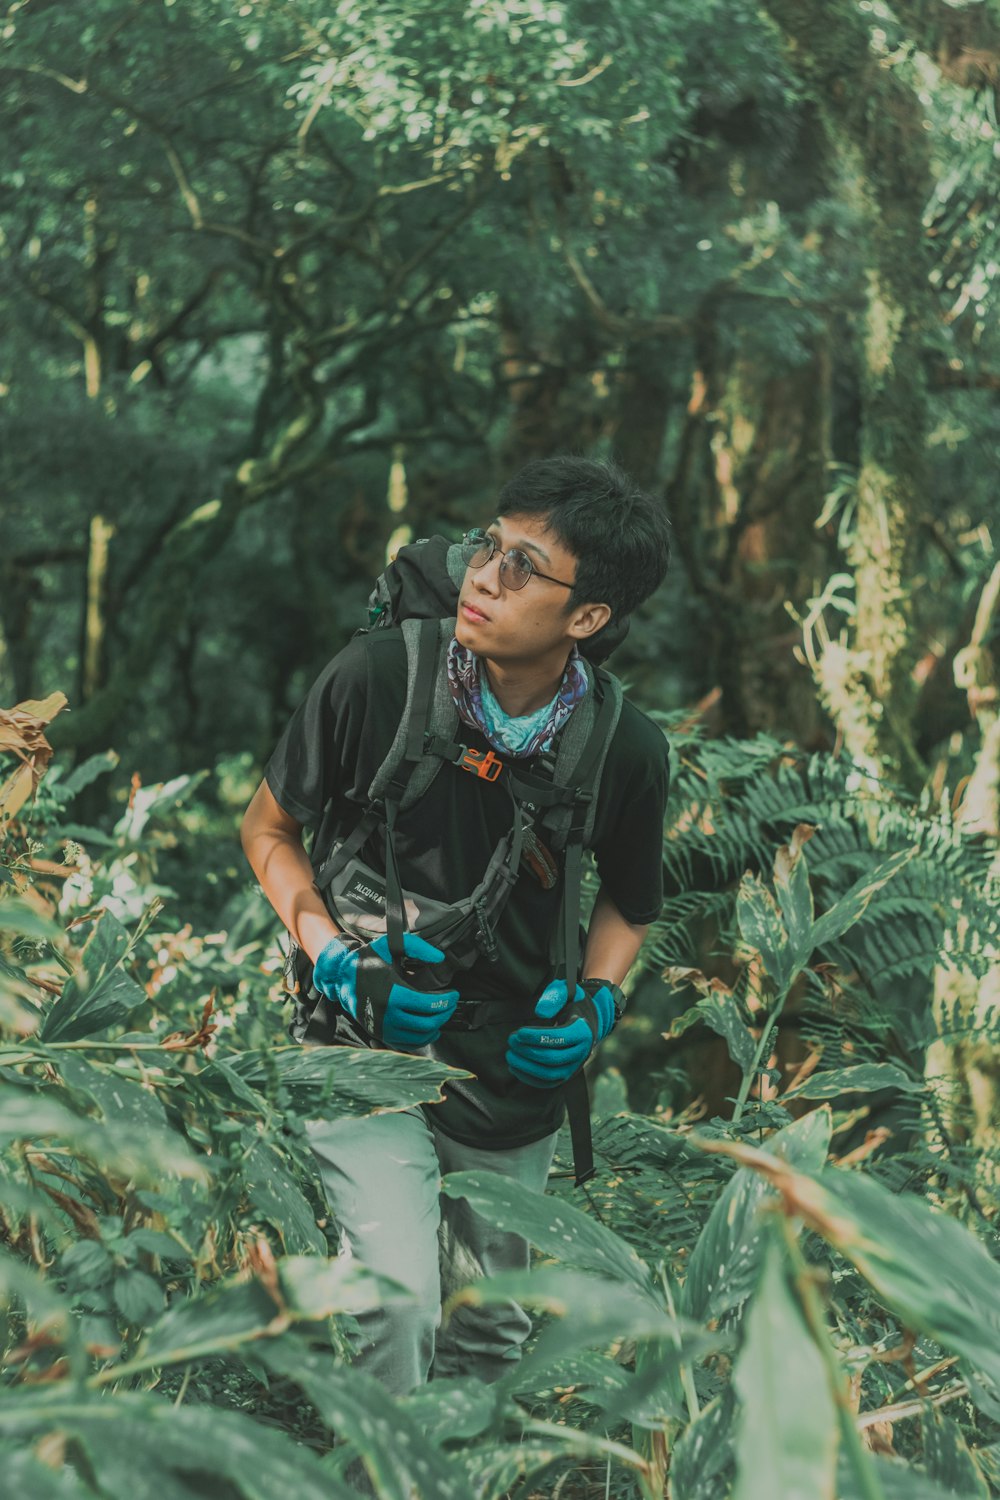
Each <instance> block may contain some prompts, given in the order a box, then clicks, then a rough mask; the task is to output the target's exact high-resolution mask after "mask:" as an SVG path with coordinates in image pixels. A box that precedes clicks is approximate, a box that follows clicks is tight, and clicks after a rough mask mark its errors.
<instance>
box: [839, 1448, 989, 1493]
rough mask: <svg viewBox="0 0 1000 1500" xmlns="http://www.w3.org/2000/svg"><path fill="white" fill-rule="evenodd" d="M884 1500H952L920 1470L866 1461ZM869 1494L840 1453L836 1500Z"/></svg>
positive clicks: (890, 1461)
mask: <svg viewBox="0 0 1000 1500" xmlns="http://www.w3.org/2000/svg"><path fill="white" fill-rule="evenodd" d="M869 1464H870V1465H871V1468H872V1470H873V1471H874V1475H875V1478H876V1480H877V1482H878V1485H879V1489H880V1492H881V1495H882V1497H883V1500H955V1493H954V1491H953V1490H946V1489H943V1488H942V1486H941V1485H940V1484H937V1483H936V1482H935V1481H934V1480H933V1479H931V1478H929V1476H928V1475H927V1474H925V1473H924V1472H923V1471H922V1470H921V1469H915V1468H914V1467H913V1466H912V1464H907V1463H904V1462H903V1461H902V1460H901V1459H892V1458H875V1459H869ZM868 1497H869V1491H868V1490H863V1489H862V1488H861V1485H860V1484H859V1482H858V1477H857V1474H856V1472H855V1470H854V1467H853V1465H852V1464H851V1463H850V1461H849V1459H848V1458H847V1455H846V1454H845V1453H844V1452H843V1449H842V1450H841V1453H840V1461H839V1465H838V1474H837V1500H868ZM961 1500H978V1492H977V1491H976V1490H970V1491H969V1493H968V1495H966V1494H965V1492H964V1491H963V1493H962V1497H961Z"/></svg>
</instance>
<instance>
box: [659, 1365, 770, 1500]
mask: <svg viewBox="0 0 1000 1500" xmlns="http://www.w3.org/2000/svg"><path fill="white" fill-rule="evenodd" d="M735 1409H736V1398H735V1395H734V1392H733V1388H732V1386H731V1385H729V1386H726V1388H725V1390H724V1391H723V1392H722V1395H721V1396H717V1397H716V1399H715V1400H714V1401H712V1402H711V1403H710V1404H709V1405H708V1406H706V1407H704V1408H703V1410H702V1411H701V1412H700V1413H699V1414H698V1416H697V1417H696V1418H695V1420H694V1421H693V1422H692V1423H691V1424H690V1425H689V1426H688V1427H687V1428H686V1429H685V1431H684V1432H683V1433H682V1434H681V1436H680V1437H679V1438H678V1440H677V1445H676V1447H675V1448H674V1450H673V1453H672V1455H671V1458H670V1483H671V1488H672V1489H674V1490H675V1491H676V1493H677V1495H678V1496H682V1497H683V1500H720V1497H721V1496H723V1495H728V1493H729V1490H730V1486H729V1485H728V1484H727V1483H726V1480H725V1477H724V1476H726V1475H727V1472H728V1471H729V1470H730V1469H732V1467H733V1465H734V1460H735V1439H736V1426H735V1421H734V1416H735ZM774 1500H778V1497H777V1496H775V1497H774Z"/></svg>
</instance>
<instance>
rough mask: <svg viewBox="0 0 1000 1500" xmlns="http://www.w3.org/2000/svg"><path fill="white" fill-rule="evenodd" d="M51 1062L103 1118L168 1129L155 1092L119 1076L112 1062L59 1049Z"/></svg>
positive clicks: (135, 1125) (119, 1073)
mask: <svg viewBox="0 0 1000 1500" xmlns="http://www.w3.org/2000/svg"><path fill="white" fill-rule="evenodd" d="M54 1065H55V1066H56V1067H57V1068H58V1069H59V1072H60V1073H61V1074H62V1078H63V1082H64V1083H67V1084H69V1086H70V1087H71V1088H73V1089H76V1090H78V1091H79V1092H80V1093H82V1094H85V1095H86V1096H87V1098H88V1099H89V1100H92V1101H93V1103H94V1104H96V1105H97V1108H98V1110H99V1111H100V1113H101V1115H102V1117H103V1118H104V1119H105V1120H116V1121H120V1122H121V1123H122V1124H125V1125H129V1126H131V1127H132V1128H133V1129H135V1130H140V1131H144V1130H147V1129H148V1128H150V1127H153V1128H154V1129H157V1128H158V1129H159V1130H165V1129H166V1130H169V1129H170V1127H169V1125H168V1124H167V1112H166V1110H165V1109H164V1107H163V1104H162V1102H161V1100H160V1098H159V1097H158V1095H157V1094H155V1093H154V1092H153V1090H152V1089H151V1088H144V1087H143V1086H142V1084H140V1083H134V1082H133V1081H132V1079H130V1078H125V1077H123V1076H122V1073H121V1071H120V1070H119V1069H118V1068H116V1067H115V1066H114V1065H113V1064H108V1063H95V1062H88V1061H87V1059H86V1058H83V1057H80V1056H79V1055H74V1054H73V1053H71V1052H61V1053H59V1055H58V1058H54Z"/></svg>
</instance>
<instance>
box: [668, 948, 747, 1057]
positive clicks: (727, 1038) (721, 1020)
mask: <svg viewBox="0 0 1000 1500" xmlns="http://www.w3.org/2000/svg"><path fill="white" fill-rule="evenodd" d="M697 972H698V971H697V970H693V969H667V970H665V971H664V977H665V978H671V979H673V980H674V981H675V982H681V981H689V980H690V976H691V975H692V974H694V973H697ZM699 1021H704V1023H705V1025H706V1026H710V1027H711V1028H712V1030H713V1031H714V1032H715V1033H716V1035H718V1036H721V1037H722V1039H723V1041H724V1042H725V1044H726V1047H727V1048H728V1050H729V1056H730V1057H731V1058H732V1060H733V1062H734V1063H735V1064H736V1066H737V1067H738V1068H739V1069H740V1071H741V1072H743V1073H746V1072H747V1071H748V1069H749V1068H751V1067H752V1066H753V1060H754V1057H755V1056H756V1052H757V1042H756V1040H755V1039H754V1036H753V1033H752V1032H751V1030H750V1028H749V1026H748V1025H747V1023H746V1022H745V1021H744V1019H743V1015H742V1012H741V1011H740V1007H739V1003H738V1001H737V999H736V996H735V995H734V994H733V993H732V991H731V990H728V989H727V988H726V987H725V986H724V985H712V984H709V985H708V986H707V987H706V988H705V991H704V993H703V994H702V997H701V999H700V1000H698V1001H696V1002H695V1004H694V1005H692V1006H691V1008H690V1010H686V1011H685V1012H684V1014H683V1015H680V1016H678V1017H677V1019H676V1020H675V1021H674V1022H673V1023H672V1024H671V1027H670V1030H669V1031H668V1032H666V1033H665V1035H666V1036H668V1037H674V1036H680V1035H681V1034H682V1032H685V1031H687V1030H688V1029H689V1028H690V1027H691V1026H695V1025H697V1024H698V1022H699Z"/></svg>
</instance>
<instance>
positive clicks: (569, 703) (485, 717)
mask: <svg viewBox="0 0 1000 1500" xmlns="http://www.w3.org/2000/svg"><path fill="white" fill-rule="evenodd" d="M448 685H449V686H450V688H451V696H452V697H453V698H454V700H455V707H456V708H457V710H458V716H459V718H460V719H461V720H462V722H463V723H464V724H468V725H469V726H470V728H472V729H479V730H481V731H482V732H483V734H484V735H485V736H486V738H487V739H488V740H489V742H490V744H491V745H492V746H493V748H494V750H496V751H498V752H499V753H500V754H502V755H511V756H514V757H515V758H516V759H518V760H521V759H525V760H526V759H527V758H528V757H529V756H531V755H539V754H541V753H542V752H543V751H546V750H551V748H552V743H553V741H554V739H555V737H556V735H557V734H558V733H559V730H560V729H561V728H562V727H563V725H564V724H565V723H566V720H567V719H568V718H569V716H570V714H571V713H572V712H573V710H574V708H575V707H576V705H577V704H578V703H579V702H580V700H581V699H582V698H583V697H584V695H585V693H586V691H587V674H586V671H585V670H584V667H583V664H582V662H581V661H580V653H579V652H578V650H577V648H576V647H575V646H574V647H573V650H572V652H571V653H570V657H569V660H568V661H567V663H566V671H565V672H564V673H563V680H562V682H561V683H560V685H559V691H558V693H556V695H555V697H554V698H553V699H552V702H551V703H546V704H544V705H543V706H542V707H541V708H539V709H536V710H535V712H534V713H531V714H525V715H523V717H521V718H516V719H515V718H511V717H510V716H509V715H508V714H505V713H504V711H503V709H502V708H501V707H500V705H499V703H498V702H497V700H496V698H495V697H494V695H493V692H492V689H491V688H490V684H489V679H488V677H487V674H486V673H485V672H484V671H483V670H482V663H481V662H480V659H479V657H478V656H476V654H475V652H473V651H470V650H469V648H468V647H467V646H462V645H460V644H459V642H458V640H457V639H455V637H452V641H451V644H450V645H449V647H448Z"/></svg>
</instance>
